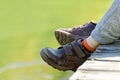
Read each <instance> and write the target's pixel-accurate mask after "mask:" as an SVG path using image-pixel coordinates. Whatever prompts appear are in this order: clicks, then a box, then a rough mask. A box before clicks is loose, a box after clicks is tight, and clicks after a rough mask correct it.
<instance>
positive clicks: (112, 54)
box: [69, 40, 120, 80]
mask: <svg viewBox="0 0 120 80" xmlns="http://www.w3.org/2000/svg"><path fill="white" fill-rule="evenodd" d="M69 80H120V40H117V41H116V42H115V43H113V44H109V45H100V46H99V47H98V48H97V49H96V51H95V52H94V53H93V55H92V56H91V57H89V59H88V60H87V61H86V62H85V63H84V64H83V65H82V66H80V67H79V68H78V69H77V71H76V72H75V73H74V74H73V75H72V76H71V77H70V79H69Z"/></svg>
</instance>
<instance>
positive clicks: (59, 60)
mask: <svg viewBox="0 0 120 80" xmlns="http://www.w3.org/2000/svg"><path fill="white" fill-rule="evenodd" d="M82 41H83V40H81V39H78V40H75V41H73V42H71V43H69V44H66V45H64V46H62V47H59V48H58V49H52V48H44V49H42V51H41V52H40V55H41V57H42V59H43V60H44V61H45V62H46V63H48V64H49V65H50V66H52V67H53V68H55V69H58V70H62V71H66V70H72V71H76V69H77V68H78V67H79V66H80V65H82V64H83V63H84V62H85V61H86V59H87V58H88V57H89V56H90V55H91V52H90V51H88V50H87V49H86V48H85V47H84V46H83V44H82Z"/></svg>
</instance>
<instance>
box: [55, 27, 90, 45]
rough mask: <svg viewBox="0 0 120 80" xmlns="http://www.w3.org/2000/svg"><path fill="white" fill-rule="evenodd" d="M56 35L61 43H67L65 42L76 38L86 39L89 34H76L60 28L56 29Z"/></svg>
mask: <svg viewBox="0 0 120 80" xmlns="http://www.w3.org/2000/svg"><path fill="white" fill-rule="evenodd" d="M55 37H56V40H57V41H58V43H59V44H60V45H65V44H67V43H70V42H72V41H74V40H76V39H79V38H82V39H85V38H87V37H88V36H79V35H74V34H71V33H69V32H67V31H64V30H60V29H59V30H56V31H55Z"/></svg>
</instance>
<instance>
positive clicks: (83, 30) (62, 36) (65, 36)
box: [55, 21, 96, 45]
mask: <svg viewBox="0 0 120 80" xmlns="http://www.w3.org/2000/svg"><path fill="white" fill-rule="evenodd" d="M95 26H96V23H94V22H92V21H91V22H89V23H87V24H85V25H83V26H78V27H73V28H70V29H64V28H61V29H58V30H56V31H55V37H56V39H57V41H58V42H59V44H61V45H64V44H67V43H70V42H72V41H74V40H76V39H78V38H82V39H85V38H87V37H88V36H89V35H90V33H91V32H92V30H93V29H94V28H95Z"/></svg>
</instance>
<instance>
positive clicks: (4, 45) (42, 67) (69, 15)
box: [0, 0, 113, 80]
mask: <svg viewBox="0 0 120 80" xmlns="http://www.w3.org/2000/svg"><path fill="white" fill-rule="evenodd" d="M112 1H113V0H0V80H67V79H68V77H69V76H71V75H72V73H73V72H70V71H69V72H61V71H58V70H55V69H53V68H52V67H50V66H48V65H47V64H46V63H45V62H44V61H43V60H42V59H41V57H40V56H39V52H40V50H41V49H42V48H44V47H46V46H49V47H53V48H57V47H59V46H60V45H59V44H58V43H57V41H56V40H55V38H54V35H53V34H54V31H55V30H56V29H57V28H60V27H66V28H68V27H71V26H75V25H80V24H84V23H85V22H88V21H90V20H95V21H99V20H100V19H101V18H102V16H103V14H104V13H105V12H106V10H107V9H108V8H109V6H110V4H111V3H112Z"/></svg>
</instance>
